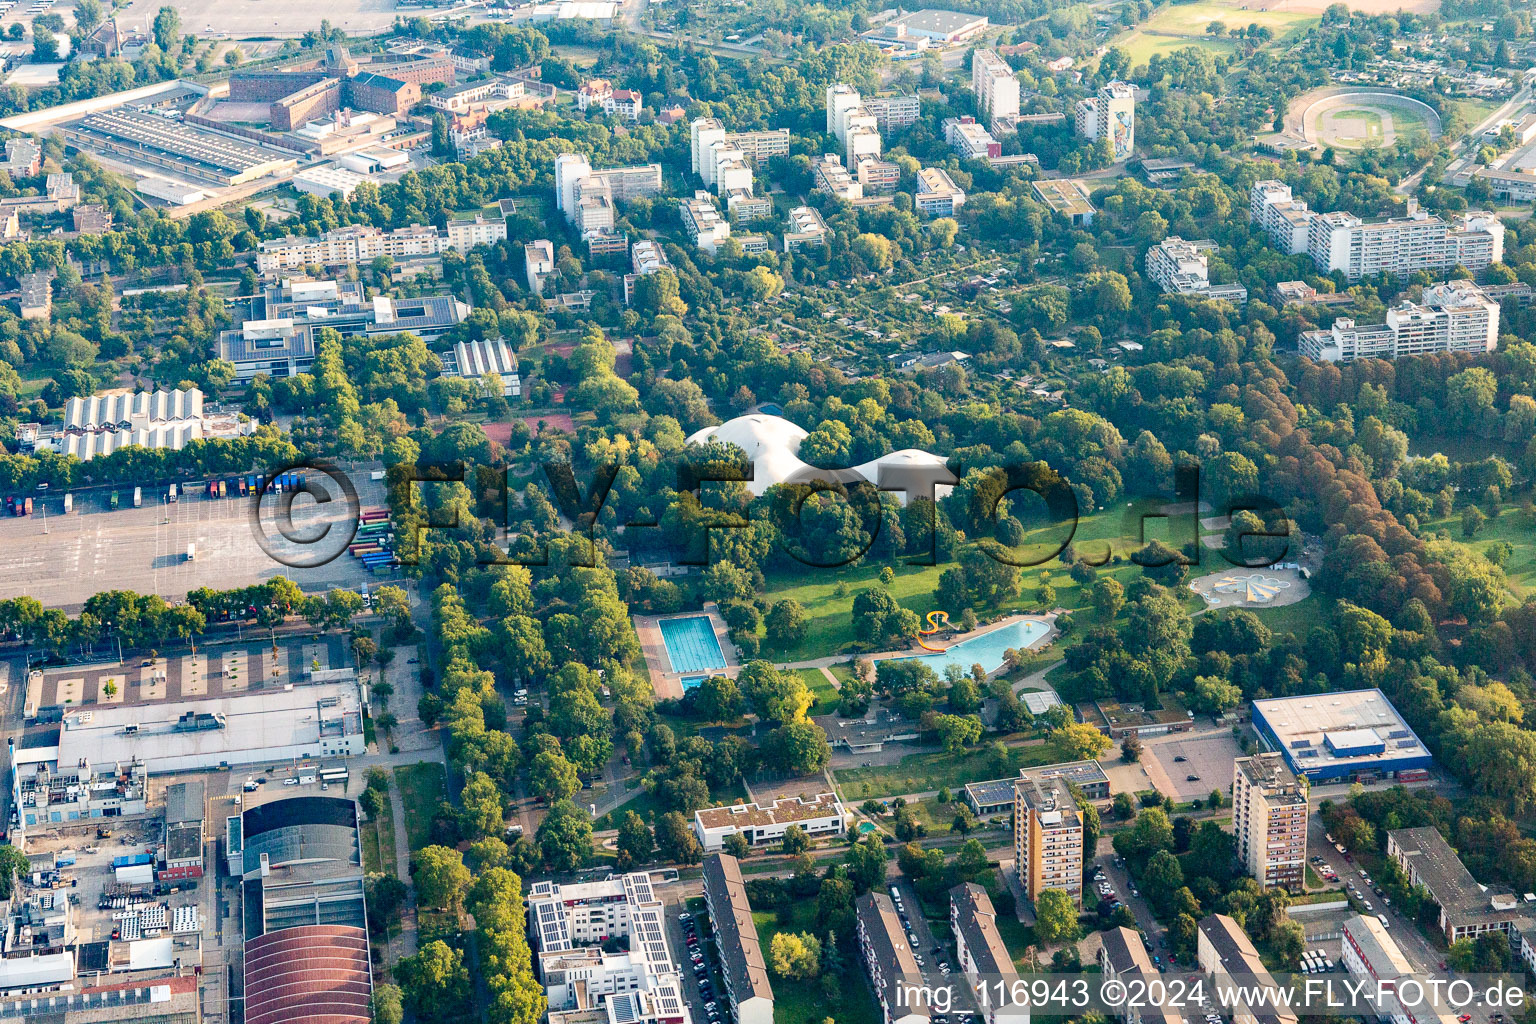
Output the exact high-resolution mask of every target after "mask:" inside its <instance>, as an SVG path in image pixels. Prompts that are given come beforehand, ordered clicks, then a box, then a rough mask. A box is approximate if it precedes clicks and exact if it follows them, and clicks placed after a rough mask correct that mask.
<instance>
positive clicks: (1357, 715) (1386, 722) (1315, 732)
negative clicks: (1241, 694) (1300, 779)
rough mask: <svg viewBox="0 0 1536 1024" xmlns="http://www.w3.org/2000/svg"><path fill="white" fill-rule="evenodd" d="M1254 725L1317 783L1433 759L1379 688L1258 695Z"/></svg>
mask: <svg viewBox="0 0 1536 1024" xmlns="http://www.w3.org/2000/svg"><path fill="white" fill-rule="evenodd" d="M1253 729H1254V732H1256V733H1258V736H1259V739H1260V741H1261V742H1262V743H1263V744H1264V745H1265V747H1267V748H1268V749H1270V750H1274V751H1278V752H1279V753H1280V754H1282V755H1283V756H1284V757H1285V761H1286V764H1288V765H1289V766H1290V768H1291V770H1292V771H1294V772H1295V773H1296V774H1297V775H1304V776H1306V777H1307V778H1308V779H1309V780H1311V781H1313V782H1332V781H1350V780H1354V779H1364V778H1397V777H1398V775H1399V773H1402V772H1410V773H1412V772H1415V771H1420V770H1423V769H1427V768H1429V767H1431V766H1432V765H1433V764H1434V758H1433V757H1431V756H1430V753H1429V749H1428V748H1427V747H1425V746H1424V741H1423V740H1421V739H1419V737H1418V736H1417V735H1416V734H1415V733H1414V731H1413V729H1412V728H1411V727H1410V726H1409V725H1408V723H1407V722H1405V721H1404V720H1403V716H1402V715H1400V714H1398V713H1397V709H1396V708H1394V707H1393V706H1392V702H1391V701H1389V700H1387V698H1386V695H1385V694H1383V693H1382V692H1381V691H1380V690H1349V691H1346V692H1343V693H1315V694H1308V695H1306V696H1301V697H1275V698H1271V699H1269V700H1256V701H1254V702H1253Z"/></svg>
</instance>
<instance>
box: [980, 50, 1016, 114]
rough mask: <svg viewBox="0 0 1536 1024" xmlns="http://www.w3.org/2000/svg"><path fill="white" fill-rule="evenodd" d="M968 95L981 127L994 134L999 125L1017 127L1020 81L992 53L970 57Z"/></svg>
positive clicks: (1004, 62) (1001, 59)
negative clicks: (989, 127) (973, 98)
mask: <svg viewBox="0 0 1536 1024" xmlns="http://www.w3.org/2000/svg"><path fill="white" fill-rule="evenodd" d="M971 91H972V92H973V93H975V94H976V110H977V112H978V113H979V114H980V119H981V121H982V122H983V123H984V124H988V125H992V126H993V130H994V131H995V130H997V126H998V125H999V123H1001V124H1002V125H1009V124H1013V123H1016V122H1017V120H1018V117H1019V79H1018V76H1017V75H1015V74H1014V72H1013V68H1012V67H1011V66H1010V65H1009V64H1008V62H1007V61H1005V60H1003V58H1001V57H999V56H998V55H997V53H996V52H995V51H993V50H976V51H975V52H974V53H972V54H971Z"/></svg>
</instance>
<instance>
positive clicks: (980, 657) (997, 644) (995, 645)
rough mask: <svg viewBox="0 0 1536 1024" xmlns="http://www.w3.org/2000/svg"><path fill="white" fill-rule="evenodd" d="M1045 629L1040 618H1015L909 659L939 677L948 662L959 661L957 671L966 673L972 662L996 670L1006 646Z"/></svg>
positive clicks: (1020, 645) (1023, 643)
mask: <svg viewBox="0 0 1536 1024" xmlns="http://www.w3.org/2000/svg"><path fill="white" fill-rule="evenodd" d="M1048 632H1050V627H1049V626H1047V625H1046V624H1045V623H1043V622H1037V621H1035V620H1034V619H1020V620H1019V621H1018V622H1010V623H1009V624H1008V625H1006V626H1002V627H1000V628H998V629H994V630H993V631H992V632H990V633H986V634H984V635H982V636H977V637H972V638H971V639H969V640H962V641H960V642H959V643H957V644H955V645H953V646H952V647H950V648H949V650H947V651H945V652H943V653H942V654H924V655H920V656H918V657H916V658H912V659H910V660H912V661H920V662H922V663H923V664H924V665H927V666H928V667H929V668H931V669H933V670H934V671H935V672H937V673H938V674H939V676H940V677H943V675H944V671H945V669H947V668H949V666H951V665H959V666H960V669H961V671H963V672H967V673H969V672H970V671H971V666H972V665H976V664H980V665H981V667H982V668H984V669H986V670H987V671H988V672H996V671H997V670H998V669H1000V668H1002V667H1003V662H1004V660H1006V659H1005V658H1004V655H1005V653H1006V652H1007V651H1008V649H1009V648H1010V647H1013V648H1017V649H1019V650H1021V651H1022V650H1024V649H1025V648H1027V647H1028V646H1029V645H1030V644H1033V643H1035V642H1036V641H1038V640H1039V639H1040V638H1041V637H1043V636H1045V634H1046V633H1048Z"/></svg>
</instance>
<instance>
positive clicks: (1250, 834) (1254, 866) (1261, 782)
mask: <svg viewBox="0 0 1536 1024" xmlns="http://www.w3.org/2000/svg"><path fill="white" fill-rule="evenodd" d="M1233 768H1234V771H1233V779H1232V834H1233V836H1234V837H1235V838H1236V840H1237V858H1238V860H1239V861H1241V862H1242V864H1243V867H1244V869H1245V870H1247V872H1248V874H1250V875H1251V876H1253V877H1254V878H1256V879H1257V880H1258V881H1259V883H1260V884H1261V885H1263V886H1264V887H1265V888H1270V887H1274V886H1278V887H1280V888H1284V889H1287V890H1289V891H1291V892H1301V891H1302V887H1303V878H1302V875H1303V872H1304V871H1305V869H1306V860H1307V785H1306V783H1305V782H1303V781H1302V780H1300V779H1298V778H1297V777H1296V773H1295V772H1293V771H1291V769H1290V767H1289V766H1288V765H1286V763H1285V758H1284V757H1282V756H1281V755H1280V754H1258V755H1255V756H1253V757H1240V758H1238V759H1237V760H1236V761H1234V762H1233Z"/></svg>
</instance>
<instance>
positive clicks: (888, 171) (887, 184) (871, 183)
mask: <svg viewBox="0 0 1536 1024" xmlns="http://www.w3.org/2000/svg"><path fill="white" fill-rule="evenodd" d="M854 176H855V177H857V178H858V179H859V185H860V186H861V187H862V188H863V189H864V194H865V195H866V196H888V195H890V194H892V193H893V192H895V191H896V186H897V185H900V184H901V168H900V167H898V166H897V165H896V164H893V163H891V162H890V161H889V160H872V159H868V158H866V159H863V160H860V161H859V163H858V166H857V167H855V168H854Z"/></svg>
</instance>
